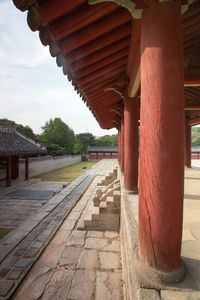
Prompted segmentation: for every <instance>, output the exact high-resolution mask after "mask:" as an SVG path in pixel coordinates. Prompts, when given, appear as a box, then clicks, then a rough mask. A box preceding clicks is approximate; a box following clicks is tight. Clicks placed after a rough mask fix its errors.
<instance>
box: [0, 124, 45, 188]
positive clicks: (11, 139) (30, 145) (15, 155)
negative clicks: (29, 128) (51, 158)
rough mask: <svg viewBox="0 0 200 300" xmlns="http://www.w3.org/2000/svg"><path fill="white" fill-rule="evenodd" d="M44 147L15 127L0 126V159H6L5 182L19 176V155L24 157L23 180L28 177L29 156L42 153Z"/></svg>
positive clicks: (9, 182)
mask: <svg viewBox="0 0 200 300" xmlns="http://www.w3.org/2000/svg"><path fill="white" fill-rule="evenodd" d="M45 152H46V149H45V148H44V147H42V146H41V145H39V144H37V143H36V142H34V141H33V140H31V139H29V138H27V137H25V136H24V135H23V134H21V133H19V132H18V131H17V130H16V129H15V128H11V127H4V126H0V159H1V160H3V159H6V182H7V186H11V181H12V179H16V178H18V177H19V157H25V180H28V179H29V157H30V156H31V157H32V156H38V155H41V154H44V153H45Z"/></svg>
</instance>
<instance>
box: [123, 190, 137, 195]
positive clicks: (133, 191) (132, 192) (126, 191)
mask: <svg viewBox="0 0 200 300" xmlns="http://www.w3.org/2000/svg"><path fill="white" fill-rule="evenodd" d="M125 193H126V194H128V195H136V194H138V189H135V190H126V189H125Z"/></svg>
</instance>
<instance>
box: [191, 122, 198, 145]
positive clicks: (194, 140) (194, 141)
mask: <svg viewBox="0 0 200 300" xmlns="http://www.w3.org/2000/svg"><path fill="white" fill-rule="evenodd" d="M192 146H200V127H192Z"/></svg>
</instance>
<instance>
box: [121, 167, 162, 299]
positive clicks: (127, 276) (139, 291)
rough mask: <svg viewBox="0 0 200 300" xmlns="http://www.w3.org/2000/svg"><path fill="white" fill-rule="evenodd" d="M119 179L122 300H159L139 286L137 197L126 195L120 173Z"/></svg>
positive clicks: (157, 295) (155, 295)
mask: <svg viewBox="0 0 200 300" xmlns="http://www.w3.org/2000/svg"><path fill="white" fill-rule="evenodd" d="M118 170H120V168H118ZM119 179H120V182H121V220H120V240H121V256H122V268H123V279H124V299H125V300H133V299H134V300H160V296H159V293H158V291H157V290H155V289H147V288H143V287H141V286H140V285H139V282H138V278H137V274H136V268H135V253H136V251H137V245H138V236H137V232H138V195H137V194H136V195H135V194H132V195H130V194H127V193H126V191H125V189H124V185H123V182H124V178H123V175H122V174H121V173H120V171H119Z"/></svg>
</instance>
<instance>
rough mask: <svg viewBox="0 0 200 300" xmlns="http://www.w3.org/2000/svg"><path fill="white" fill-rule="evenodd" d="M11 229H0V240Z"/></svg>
mask: <svg viewBox="0 0 200 300" xmlns="http://www.w3.org/2000/svg"><path fill="white" fill-rule="evenodd" d="M11 230H12V229H6V228H0V240H1V239H2V238H3V237H4V236H5V235H6V234H7V233H9V232H10V231H11Z"/></svg>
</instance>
